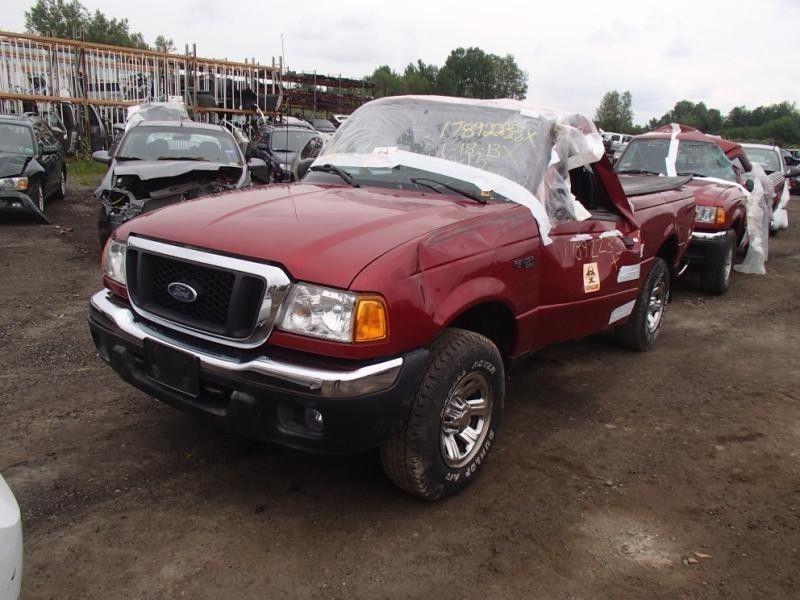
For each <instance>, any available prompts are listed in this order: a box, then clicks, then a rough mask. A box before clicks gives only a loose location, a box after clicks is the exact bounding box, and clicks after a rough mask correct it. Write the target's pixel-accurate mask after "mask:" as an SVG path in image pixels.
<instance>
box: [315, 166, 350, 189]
mask: <svg viewBox="0 0 800 600" xmlns="http://www.w3.org/2000/svg"><path fill="white" fill-rule="evenodd" d="M309 170H310V171H320V172H322V173H333V174H334V175H338V176H339V177H341V178H342V179H343V180H344V181H345V182H346V183H347V184H348V185H352V186H353V187H361V185H360V184H359V183H358V182H357V181H356V180H355V179H353V176H352V175H350V173H348V172H347V171H345V170H344V169H340V168H339V167H337V166H335V165H331V164H324V165H314V166H312V167H311V168H310V169H309Z"/></svg>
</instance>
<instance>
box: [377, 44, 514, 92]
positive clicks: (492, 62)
mask: <svg viewBox="0 0 800 600" xmlns="http://www.w3.org/2000/svg"><path fill="white" fill-rule="evenodd" d="M365 79H367V80H368V81H371V82H372V83H374V84H375V96H376V97H382V96H396V95H400V94H438V95H441V96H459V97H462V98H516V99H520V100H521V99H522V98H524V97H525V94H526V93H527V92H528V74H527V73H526V72H525V71H523V70H522V69H520V68H519V66H518V65H517V62H516V60H515V59H514V57H513V56H512V55H510V54H506V55H505V56H499V55H497V54H490V53H487V52H484V51H483V50H481V49H480V48H474V47H472V48H456V49H455V50H453V51H451V52H450V55H449V56H448V57H447V60H446V61H445V63H444V65H442V66H441V67H439V66H437V65H434V64H426V63H424V62H423V61H422V60H418V61H417V62H416V64H414V63H409V64H408V66H407V67H406V68H405V70H404V71H403V72H402V73H397V72H395V71H393V70H392V68H391V67H389V66H388V65H382V66H380V67H378V68H377V69H375V71H374V72H373V73H372V75H368V76H367V77H365Z"/></svg>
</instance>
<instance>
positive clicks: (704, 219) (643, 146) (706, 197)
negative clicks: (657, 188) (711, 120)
mask: <svg viewBox="0 0 800 600" xmlns="http://www.w3.org/2000/svg"><path fill="white" fill-rule="evenodd" d="M673 146H674V147H675V150H674V151H673V152H670V149H671V147H673ZM731 161H738V162H737V163H732V162H731ZM734 164H740V165H742V166H740V167H738V170H737V168H735V167H734ZM614 169H615V170H616V172H617V174H618V175H619V176H620V179H621V180H622V181H623V185H625V180H626V179H627V177H629V176H631V175H637V176H641V175H643V174H644V175H649V176H651V177H653V176H665V175H675V176H687V177H691V178H692V179H691V181H690V182H689V187H690V188H691V189H692V190H693V191H694V193H695V201H696V203H697V206H696V208H695V223H694V230H693V231H692V237H691V241H690V243H689V248H688V249H687V251H686V262H687V264H688V265H689V266H694V267H697V268H698V269H699V271H700V281H701V285H702V287H703V289H704V290H705V291H707V292H709V293H712V294H724V293H725V292H727V291H728V289H729V288H730V285H731V283H732V281H733V262H734V258H735V255H736V249H737V248H738V247H739V246H741V245H743V244H744V243H746V237H745V231H746V225H747V218H746V217H747V210H746V206H745V197H746V196H745V195H746V193H747V192H746V190H745V188H744V187H743V186H742V183H743V180H742V177H741V175H742V172H743V170H746V171H749V170H750V163H749V161H748V159H747V156H746V155H745V153H744V150H743V149H742V147H741V146H740V145H739V144H737V143H735V142H731V141H728V140H723V139H722V138H719V137H716V136H711V135H706V134H704V133H701V132H700V131H698V130H697V129H694V128H693V127H687V126H685V125H675V126H669V125H667V126H665V127H662V128H659V129H656V130H654V131H651V132H649V133H646V134H643V135H640V136H636V137H635V138H633V140H632V141H631V143H630V144H629V145H628V147H627V148H626V150H625V153H624V154H623V155H622V156H621V157H620V160H619V161H618V162H617V163H616V165H615V167H614Z"/></svg>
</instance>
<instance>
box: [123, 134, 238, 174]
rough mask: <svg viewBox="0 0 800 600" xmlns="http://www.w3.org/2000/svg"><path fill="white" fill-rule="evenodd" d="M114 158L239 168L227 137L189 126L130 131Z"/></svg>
mask: <svg viewBox="0 0 800 600" xmlns="http://www.w3.org/2000/svg"><path fill="white" fill-rule="evenodd" d="M115 157H116V158H117V159H118V160H125V159H128V160H132V159H133V160H198V161H199V160H202V161H208V162H220V163H227V164H235V165H241V164H242V161H241V158H240V156H239V151H238V150H237V148H236V143H235V142H234V141H233V138H231V136H230V134H229V133H227V132H224V131H215V130H213V129H199V128H192V127H175V128H172V127H148V126H143V125H140V126H138V127H134V128H133V129H131V130H129V131H128V133H126V134H125V137H124V138H123V140H122V143H121V144H120V147H119V149H118V150H117V152H116V155H115Z"/></svg>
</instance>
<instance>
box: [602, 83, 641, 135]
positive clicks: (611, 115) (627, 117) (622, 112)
mask: <svg viewBox="0 0 800 600" xmlns="http://www.w3.org/2000/svg"><path fill="white" fill-rule="evenodd" d="M594 120H595V123H596V124H597V126H598V127H599V128H600V129H603V130H604V131H616V132H619V133H635V132H636V128H635V127H634V125H633V96H632V95H631V93H630V92H629V91H625V92H622V93H620V92H618V91H617V90H611V91H610V92H606V94H605V95H604V96H603V99H602V100H600V105H599V106H598V107H597V111H596V112H595V114H594Z"/></svg>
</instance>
